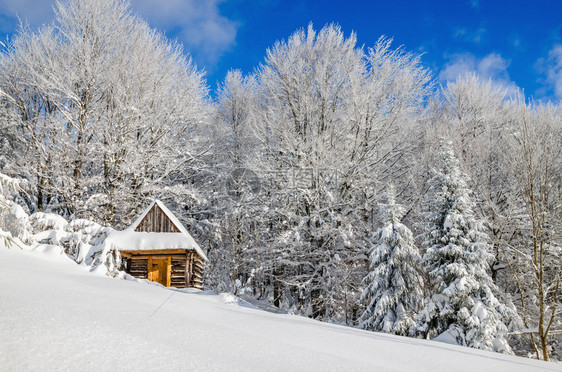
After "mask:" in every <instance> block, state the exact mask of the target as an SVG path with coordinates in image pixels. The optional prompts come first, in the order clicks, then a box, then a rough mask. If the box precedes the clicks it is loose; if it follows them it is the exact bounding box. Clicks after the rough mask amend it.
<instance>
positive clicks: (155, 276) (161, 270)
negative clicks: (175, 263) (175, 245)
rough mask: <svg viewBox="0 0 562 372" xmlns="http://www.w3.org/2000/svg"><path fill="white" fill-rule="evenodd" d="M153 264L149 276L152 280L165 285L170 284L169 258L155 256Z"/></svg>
mask: <svg viewBox="0 0 562 372" xmlns="http://www.w3.org/2000/svg"><path fill="white" fill-rule="evenodd" d="M151 266H152V267H151V268H150V271H151V275H150V276H149V278H150V280H152V281H153V282H157V283H160V284H162V285H164V286H168V260H167V259H165V258H162V259H154V258H153V259H152V262H151Z"/></svg>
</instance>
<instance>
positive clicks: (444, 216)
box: [416, 146, 511, 353]
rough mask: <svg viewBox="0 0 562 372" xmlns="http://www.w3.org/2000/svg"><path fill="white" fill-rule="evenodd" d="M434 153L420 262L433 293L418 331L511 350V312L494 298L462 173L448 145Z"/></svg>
mask: <svg viewBox="0 0 562 372" xmlns="http://www.w3.org/2000/svg"><path fill="white" fill-rule="evenodd" d="M442 148H443V150H442V151H441V152H439V153H438V154H437V160H438V164H439V166H438V169H437V170H434V172H433V173H434V175H433V177H432V178H430V180H429V181H428V183H429V193H428V197H426V199H425V205H426V207H427V209H428V212H426V213H425V215H424V217H425V218H424V223H423V224H422V226H423V227H424V229H425V233H424V234H423V236H424V238H425V241H424V243H423V245H424V247H425V248H426V251H425V254H424V256H423V263H424V265H425V267H426V269H427V271H428V273H429V280H430V284H431V286H432V295H431V296H429V297H428V298H426V299H425V306H424V309H423V310H422V312H421V313H420V314H419V315H418V317H417V323H418V324H417V330H416V332H417V334H418V335H420V336H425V337H427V338H433V337H435V336H439V338H440V339H441V340H443V341H448V342H456V343H458V344H459V345H464V346H469V347H474V348H478V349H486V350H495V351H500V352H508V353H510V352H511V349H510V347H509V345H508V344H507V342H506V340H505V338H504V334H505V332H506V331H507V327H506V325H505V324H504V321H505V320H507V319H509V318H510V315H511V310H510V309H509V308H508V307H507V306H505V305H503V304H501V303H500V302H499V301H498V299H497V298H496V297H495V295H494V292H497V288H496V286H495V284H494V282H493V281H492V279H491V277H490V275H489V274H488V271H489V262H491V261H492V260H493V256H492V254H490V253H489V252H488V244H487V236H486V234H485V233H483V228H482V222H481V221H479V220H477V219H476V218H475V216H474V212H473V208H474V203H473V201H472V199H471V196H470V190H469V188H468V186H467V181H466V176H465V175H464V174H463V173H462V172H461V170H460V168H459V162H458V160H457V159H456V157H455V155H454V153H453V151H452V150H451V149H449V148H448V146H442Z"/></svg>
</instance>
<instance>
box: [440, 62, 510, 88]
mask: <svg viewBox="0 0 562 372" xmlns="http://www.w3.org/2000/svg"><path fill="white" fill-rule="evenodd" d="M508 67H509V60H506V59H504V58H503V57H502V56H501V55H499V54H497V53H490V54H488V55H487V56H485V57H484V58H482V59H478V58H476V57H475V56H474V55H472V54H470V53H462V54H454V55H451V56H449V61H448V62H447V63H446V64H445V66H444V67H443V69H442V70H441V71H440V72H439V80H440V81H441V83H443V84H446V83H447V82H448V81H455V80H457V78H459V77H462V76H464V75H466V74H477V75H478V76H480V78H481V79H485V80H488V79H490V80H491V81H492V83H493V84H494V85H497V86H501V87H502V89H504V90H506V91H507V95H508V96H515V95H517V93H518V91H519V88H518V87H517V85H516V84H515V82H513V81H512V80H511V78H510V77H509V73H508V72H507V68H508Z"/></svg>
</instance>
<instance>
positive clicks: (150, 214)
mask: <svg viewBox="0 0 562 372" xmlns="http://www.w3.org/2000/svg"><path fill="white" fill-rule="evenodd" d="M106 242H107V243H108V244H110V245H111V248H114V249H116V250H118V251H119V253H120V254H121V257H122V262H123V267H122V269H123V270H124V271H125V272H127V273H129V274H131V275H132V276H134V277H136V278H139V279H148V280H150V281H153V282H157V283H160V284H162V285H164V286H166V287H176V288H189V287H193V288H198V289H203V267H204V264H205V262H206V261H207V256H206V255H205V253H204V252H203V250H202V249H201V248H200V247H199V245H198V244H197V243H196V242H195V240H193V238H192V237H191V235H190V234H189V233H188V232H187V230H186V228H185V227H184V226H183V225H182V224H181V222H180V221H179V220H178V219H177V217H176V216H174V214H173V213H172V212H171V211H170V210H169V209H168V208H166V206H165V205H164V204H163V203H162V202H160V201H159V200H155V201H154V202H153V203H152V204H151V205H150V206H149V207H148V208H146V210H145V211H144V212H143V213H142V214H141V215H140V216H139V218H137V220H136V221H135V222H133V224H132V225H131V226H129V227H128V228H127V229H125V230H123V231H114V232H112V233H111V234H110V235H109V236H108V237H107V239H106Z"/></svg>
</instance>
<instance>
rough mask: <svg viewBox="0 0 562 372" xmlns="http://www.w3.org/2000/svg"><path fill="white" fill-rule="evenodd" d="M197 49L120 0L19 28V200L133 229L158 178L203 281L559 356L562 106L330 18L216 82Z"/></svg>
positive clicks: (13, 64) (7, 169)
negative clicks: (196, 254) (359, 37)
mask: <svg viewBox="0 0 562 372" xmlns="http://www.w3.org/2000/svg"><path fill="white" fill-rule="evenodd" d="M185 55H186V54H185V53H184V52H183V51H182V50H181V47H180V46H179V45H177V44H174V43H171V42H170V41H168V40H167V39H166V38H165V37H163V36H162V35H161V34H160V33H158V32H156V31H154V30H152V29H150V27H149V26H148V25H147V24H146V23H145V22H144V21H142V20H140V19H138V18H137V17H136V16H133V15H132V14H131V12H130V10H129V7H128V4H127V3H124V2H122V1H118V0H72V1H69V2H67V3H62V4H60V5H59V6H58V7H57V9H56V19H55V20H54V22H53V23H52V24H49V25H46V26H44V27H42V28H41V29H39V30H30V29H28V28H25V27H24V28H22V29H21V30H20V31H19V33H18V34H17V36H16V37H15V38H14V39H13V40H11V41H10V42H9V43H8V44H6V47H5V49H4V50H3V52H2V55H1V58H0V64H1V67H0V90H1V94H2V96H1V100H0V104H1V105H2V108H1V110H0V115H2V117H1V126H0V130H1V132H2V144H1V145H2V148H1V151H2V155H1V159H0V161H1V163H2V172H3V173H6V174H8V175H10V176H13V177H17V178H20V179H25V180H27V184H28V187H27V190H26V191H27V193H26V194H24V195H23V196H21V197H20V200H19V202H20V203H21V204H22V205H25V206H26V207H27V208H28V210H29V211H30V212H33V211H54V212H57V213H59V214H62V215H64V216H65V217H67V218H89V219H92V220H95V221H97V222H99V223H102V224H106V225H112V226H114V227H117V228H119V227H123V226H124V225H126V224H128V223H130V222H131V219H132V218H133V217H134V216H135V215H136V214H137V213H138V212H139V210H140V209H141V208H143V206H145V205H146V204H147V203H148V200H150V199H151V198H154V197H158V198H160V199H162V200H164V202H166V203H167V204H168V205H169V206H170V207H171V208H172V209H173V210H174V211H175V212H176V213H177V214H178V215H179V216H181V218H182V219H183V222H185V223H186V225H187V226H188V227H189V228H190V230H191V232H192V233H193V235H194V236H196V238H197V239H198V241H199V242H200V245H201V246H202V247H205V248H206V249H207V251H208V256H209V260H210V261H209V263H208V265H207V268H206V285H207V287H209V288H212V289H216V290H218V291H232V292H234V293H236V294H239V295H246V296H253V297H256V298H259V299H264V300H268V301H271V302H272V303H273V304H275V305H276V306H278V307H282V308H284V309H287V310H291V311H293V312H295V313H299V314H303V315H306V316H309V317H313V318H316V319H320V320H325V321H331V322H338V323H344V324H348V325H352V326H360V327H363V328H366V329H372V330H377V331H384V332H389V333H396V334H403V335H410V336H415V337H431V338H432V337H435V336H438V335H441V336H440V337H450V339H452V340H454V342H457V343H459V344H463V345H467V346H472V347H477V348H482V349H491V350H498V351H504V352H510V351H511V350H512V349H513V350H514V351H515V352H517V353H520V354H526V353H532V355H534V356H535V357H537V358H542V359H545V360H548V359H549V356H552V355H554V357H557V358H560V355H559V350H560V342H562V341H561V340H560V334H561V331H562V321H561V317H560V314H561V307H560V301H561V300H560V294H559V292H560V276H561V264H562V261H561V259H562V255H561V246H562V241H561V240H562V236H561V235H560V228H561V227H562V226H561V225H562V223H561V222H562V211H561V205H562V202H561V201H562V182H561V176H562V160H561V159H562V157H561V151H562V147H561V146H560V143H562V111H561V109H560V106H559V105H551V104H548V105H547V104H535V103H533V102H532V101H527V100H526V99H525V98H524V97H523V96H520V97H516V98H513V97H511V98H509V97H506V96H505V93H504V92H503V91H502V90H501V88H498V87H495V86H494V85H493V84H492V83H491V82H486V81H482V80H480V79H479V78H478V77H476V76H465V77H461V78H459V80H457V81H456V82H454V83H449V84H448V85H447V86H446V87H443V88H441V87H438V86H437V85H436V84H435V82H434V80H433V78H432V76H431V74H430V72H429V70H428V69H427V68H426V67H424V66H423V65H422V63H421V61H420V57H419V56H418V55H416V54H413V53H409V52H407V51H406V50H404V49H403V48H400V47H398V48H396V47H393V46H392V45H391V40H390V39H386V38H381V39H379V40H378V41H377V42H376V43H375V45H374V46H373V47H371V48H362V47H358V46H357V45H356V38H355V35H354V34H351V35H349V36H347V37H346V36H345V35H344V33H343V32H342V30H341V29H340V28H339V26H337V25H328V26H325V27H324V28H322V29H321V30H320V31H316V30H315V29H314V28H313V27H312V26H309V27H308V28H307V29H303V30H299V31H297V32H295V33H294V34H293V35H291V36H290V37H289V38H288V39H286V40H283V41H278V42H276V43H275V45H274V46H273V47H271V48H270V49H268V50H267V52H266V57H265V59H264V61H263V62H262V63H261V64H260V66H259V67H257V68H256V70H255V71H254V73H251V74H248V75H244V74H242V73H241V72H240V71H231V72H229V73H228V75H227V76H226V78H225V80H224V82H223V83H222V84H220V87H219V89H218V91H217V92H216V97H217V99H216V101H215V102H213V101H212V100H211V99H210V98H209V96H208V88H207V86H206V83H205V81H204V79H203V74H202V73H201V72H200V71H199V70H198V69H197V68H196V67H195V66H194V65H193V63H191V61H190V60H189V58H187V57H185ZM508 332H510V333H511V334H512V335H511V336H509V337H508V336H507V333H508ZM506 340H507V341H509V344H508V342H506ZM557 353H558V354H557Z"/></svg>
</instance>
